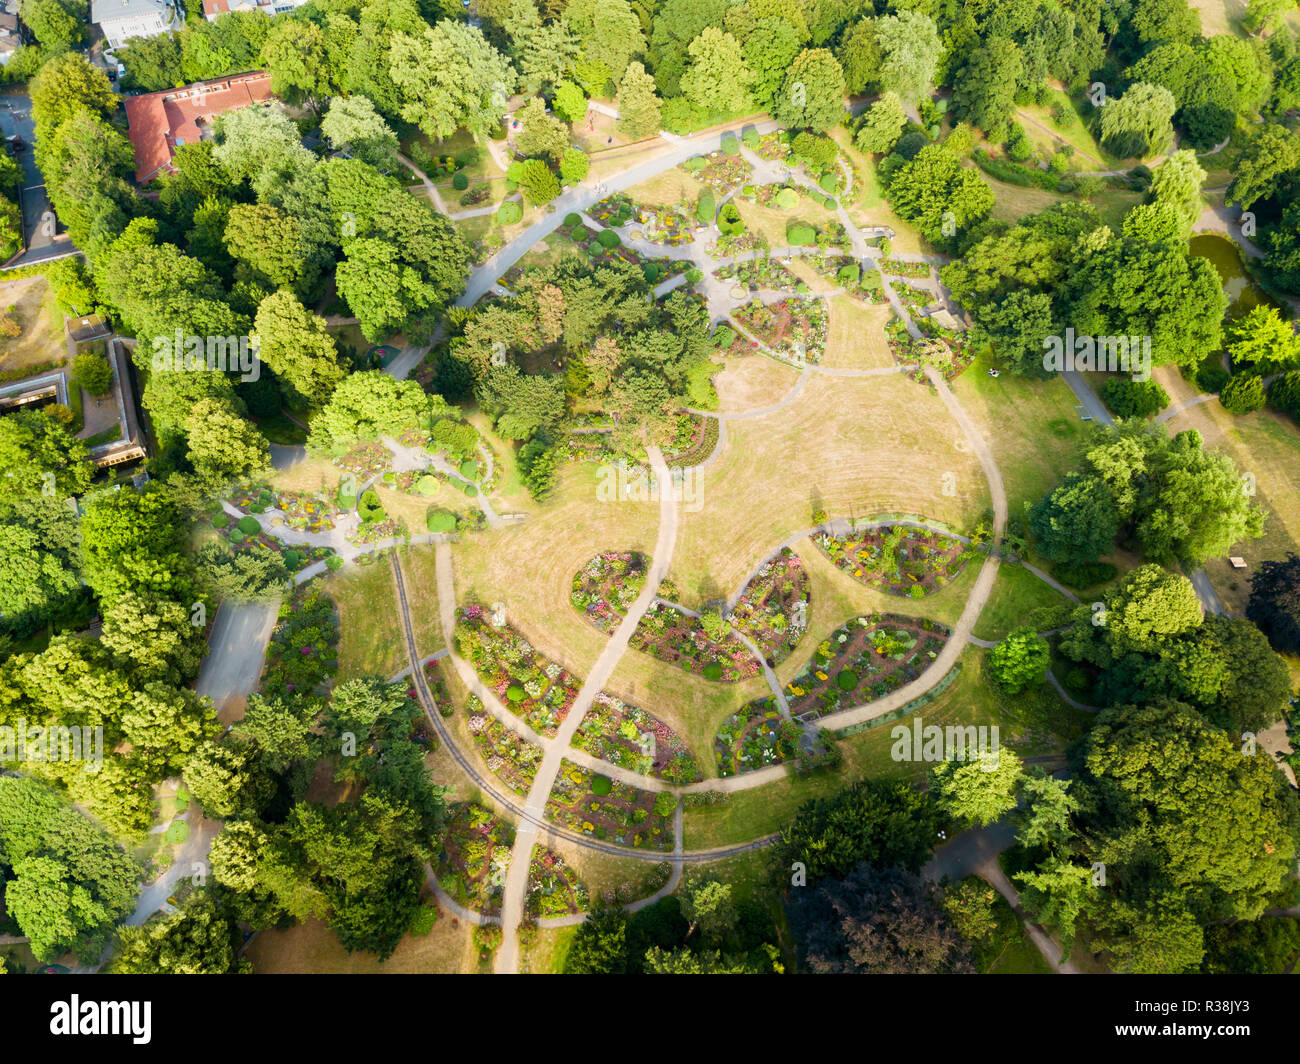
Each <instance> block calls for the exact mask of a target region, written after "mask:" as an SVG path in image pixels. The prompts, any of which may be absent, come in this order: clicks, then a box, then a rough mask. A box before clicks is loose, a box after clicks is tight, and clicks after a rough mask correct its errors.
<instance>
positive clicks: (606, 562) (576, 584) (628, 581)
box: [569, 551, 646, 632]
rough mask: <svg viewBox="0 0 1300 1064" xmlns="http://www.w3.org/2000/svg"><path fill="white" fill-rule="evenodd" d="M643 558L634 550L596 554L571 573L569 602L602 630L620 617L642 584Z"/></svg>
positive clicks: (620, 618) (618, 620) (619, 621)
mask: <svg viewBox="0 0 1300 1064" xmlns="http://www.w3.org/2000/svg"><path fill="white" fill-rule="evenodd" d="M645 568H646V557H645V555H644V554H638V553H637V552H635V551H605V553H603V554H597V555H596V557H594V558H592V559H591V561H589V562H588V563H587V564H586V565H584V566H583V567H582V568H581V569H579V570H578V571H577V572H576V573H575V574H574V575H573V588H572V590H571V591H570V592H569V601H570V602H571V603H572V604H573V606H574V607H576V608H577V609H580V610H582V612H583V615H584V616H585V617H586V618H587V620H589V621H590V622H591V623H592V624H593V625H595V626H596V628H598V629H599V630H600V631H602V632H612V631H613V630H614V629H615V628H617V627H618V626H619V624H620V623H621V622H622V620H623V615H624V614H625V613H627V611H628V609H629V608H630V607H631V605H632V603H633V602H635V601H636V597H637V595H639V594H640V593H641V588H642V586H643V585H644V584H645Z"/></svg>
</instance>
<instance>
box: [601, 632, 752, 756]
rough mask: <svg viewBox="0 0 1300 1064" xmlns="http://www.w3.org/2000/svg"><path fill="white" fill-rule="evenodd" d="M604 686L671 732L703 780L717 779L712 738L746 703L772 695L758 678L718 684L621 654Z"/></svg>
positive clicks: (641, 655)
mask: <svg viewBox="0 0 1300 1064" xmlns="http://www.w3.org/2000/svg"><path fill="white" fill-rule="evenodd" d="M605 687H606V690H607V691H609V693H610V694H612V695H615V696H617V697H618V698H621V699H623V700H624V701H625V702H629V703H631V704H632V705H634V706H639V707H640V708H641V709H643V710H645V711H646V712H647V713H651V714H653V715H654V716H656V717H658V718H659V719H660V720H662V721H663V722H664V723H665V724H667V725H668V726H669V727H671V728H672V729H673V731H675V732H676V733H677V734H678V735H680V736H681V737H682V739H683V740H684V741H685V742H686V745H687V746H688V747H689V748H690V751H691V753H692V754H694V755H695V760H696V762H697V763H698V764H699V766H700V771H701V772H702V773H703V774H704V776H705V777H706V778H709V779H711V778H713V777H715V776H716V775H717V774H718V770H717V764H716V763H715V761H714V759H713V739H714V737H715V736H716V735H717V734H718V728H719V726H720V725H721V724H722V722H723V721H724V720H726V719H727V718H728V717H729V716H731V715H732V714H733V713H735V712H736V711H737V710H739V709H740V707H741V706H743V705H745V704H746V703H747V702H751V701H753V700H754V699H756V698H763V697H765V696H767V695H770V694H771V693H772V689H771V688H770V687H768V685H767V682H766V681H765V680H764V679H763V675H762V673H759V674H758V675H756V676H753V677H751V678H750V679H748V680H742V681H740V682H739V683H721V682H718V681H713V680H706V679H704V677H702V676H700V675H698V674H697V673H689V672H687V671H686V670H685V669H681V668H678V667H677V666H676V665H671V664H669V663H667V662H663V661H659V660H658V659H656V658H652V657H651V656H650V655H649V654H644V653H642V652H640V651H636V650H629V651H628V652H627V653H626V654H624V655H623V657H622V658H621V659H620V661H619V663H618V666H617V667H616V668H615V669H614V674H613V675H612V676H611V677H610V678H609V683H608V684H606V685H605Z"/></svg>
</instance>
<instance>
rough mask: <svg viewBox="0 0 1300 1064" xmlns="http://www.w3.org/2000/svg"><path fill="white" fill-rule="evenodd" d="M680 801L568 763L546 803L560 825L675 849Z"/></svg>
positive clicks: (652, 847)
mask: <svg viewBox="0 0 1300 1064" xmlns="http://www.w3.org/2000/svg"><path fill="white" fill-rule="evenodd" d="M676 805H677V799H676V797H675V796H674V795H671V794H668V793H666V792H665V793H660V794H656V793H654V792H651V791H643V790H641V789H640V788H639V787H631V786H628V785H627V784H626V783H620V782H619V781H618V780H611V779H610V778H609V777H608V776H601V775H598V774H595V773H592V772H590V771H588V770H587V769H585V768H582V767H581V766H580V765H575V764H574V763H573V762H572V761H565V762H564V763H563V764H562V765H561V766H560V772H559V775H557V776H556V778H555V788H554V789H553V790H552V791H551V794H550V797H549V798H547V800H546V816H547V818H548V819H550V820H554V821H555V822H556V823H559V824H563V825H565V826H566V827H568V828H570V829H572V830H574V831H578V832H581V833H582V834H584V835H590V836H591V837H592V838H596V839H602V840H604V841H605V842H610V843H613V844H615V845H617V846H629V847H633V848H636V849H643V850H671V849H672V846H673V824H672V816H673V810H674V809H675V808H676Z"/></svg>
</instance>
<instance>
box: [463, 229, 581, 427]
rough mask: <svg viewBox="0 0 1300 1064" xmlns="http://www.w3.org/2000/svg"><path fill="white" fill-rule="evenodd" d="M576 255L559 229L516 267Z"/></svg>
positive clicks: (531, 265)
mask: <svg viewBox="0 0 1300 1064" xmlns="http://www.w3.org/2000/svg"><path fill="white" fill-rule="evenodd" d="M575 254H577V245H576V244H574V242H573V241H572V240H570V239H569V238H568V236H567V235H565V234H564V233H563V232H562V231H561V230H558V229H557V230H556V231H555V232H554V233H547V234H546V236H545V237H544V238H543V239H541V240H539V241H538V242H537V243H536V244H534V245H533V246H532V247H531V248H529V249H528V250H527V251H526V252H525V253H524V254H523V255H522V256H520V258H519V261H518V262H516V263H515V265H516V266H522V267H524V268H525V269H534V268H538V267H543V266H554V265H555V264H556V263H557V262H559V261H560V260H561V259H565V258H568V257H569V256H571V255H575ZM584 261H585V260H584ZM480 431H481V430H480Z"/></svg>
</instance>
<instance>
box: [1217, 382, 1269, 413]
mask: <svg viewBox="0 0 1300 1064" xmlns="http://www.w3.org/2000/svg"><path fill="white" fill-rule="evenodd" d="M1219 402H1220V403H1222V404H1223V409H1225V410H1226V411H1228V413H1230V414H1249V413H1251V412H1252V411H1254V410H1258V409H1259V408H1260V407H1262V406H1263V405H1264V381H1263V378H1261V377H1260V376H1259V375H1258V374H1255V373H1238V374H1236V375H1235V376H1233V377H1232V378H1230V379H1229V381H1228V383H1227V384H1225V385H1224V386H1223V388H1222V390H1221V391H1220V392H1219Z"/></svg>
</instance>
